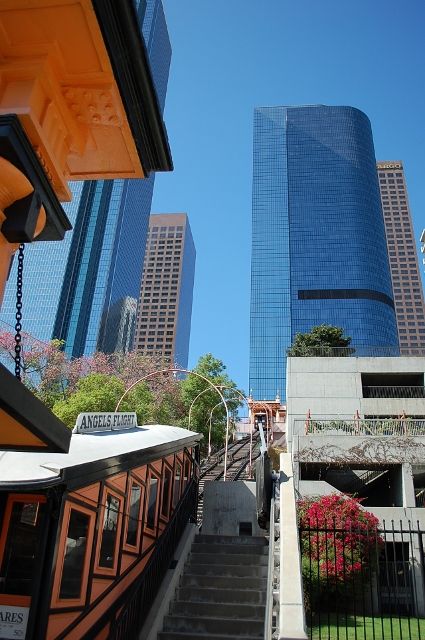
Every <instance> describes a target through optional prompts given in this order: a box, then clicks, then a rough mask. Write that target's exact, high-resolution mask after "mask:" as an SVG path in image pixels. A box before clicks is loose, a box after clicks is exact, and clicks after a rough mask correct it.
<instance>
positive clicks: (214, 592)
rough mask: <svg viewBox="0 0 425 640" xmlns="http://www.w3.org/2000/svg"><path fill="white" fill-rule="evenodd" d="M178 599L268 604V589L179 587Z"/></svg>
mask: <svg viewBox="0 0 425 640" xmlns="http://www.w3.org/2000/svg"><path fill="white" fill-rule="evenodd" d="M176 599H177V600H185V601H190V602H226V603H232V602H233V603H240V604H259V605H265V604H266V591H258V590H257V589H213V588H209V587H198V586H196V587H179V589H178V590H177V592H176Z"/></svg>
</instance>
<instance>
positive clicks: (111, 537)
mask: <svg viewBox="0 0 425 640" xmlns="http://www.w3.org/2000/svg"><path fill="white" fill-rule="evenodd" d="M119 514H120V501H119V499H118V498H116V497H115V496H113V495H112V494H110V493H107V494H106V504H105V511H104V513H103V530H102V542H101V545H100V553H99V567H105V568H108V569H112V568H113V566H114V555H115V542H116V539H117V531H118V518H119Z"/></svg>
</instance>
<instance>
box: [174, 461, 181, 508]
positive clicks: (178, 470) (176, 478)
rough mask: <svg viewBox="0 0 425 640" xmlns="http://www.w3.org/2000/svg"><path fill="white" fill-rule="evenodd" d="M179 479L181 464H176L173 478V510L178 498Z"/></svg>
mask: <svg viewBox="0 0 425 640" xmlns="http://www.w3.org/2000/svg"><path fill="white" fill-rule="evenodd" d="M181 477H182V466H181V464H178V465H177V466H176V473H175V476H174V490H173V508H174V507H175V506H176V504H177V503H178V501H179V498H180V484H181Z"/></svg>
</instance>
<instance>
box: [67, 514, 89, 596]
mask: <svg viewBox="0 0 425 640" xmlns="http://www.w3.org/2000/svg"><path fill="white" fill-rule="evenodd" d="M89 524H90V516H89V515H87V514H86V513H82V512H81V511H77V510H76V509H71V514H70V516H69V525H68V533H67V536H66V546H65V558H64V561H63V571H62V580H61V585H60V591H59V597H60V599H61V600H62V599H69V598H72V599H74V598H77V599H78V598H80V597H81V584H82V579H83V572H84V561H85V557H86V551H87V535H88V530H89Z"/></svg>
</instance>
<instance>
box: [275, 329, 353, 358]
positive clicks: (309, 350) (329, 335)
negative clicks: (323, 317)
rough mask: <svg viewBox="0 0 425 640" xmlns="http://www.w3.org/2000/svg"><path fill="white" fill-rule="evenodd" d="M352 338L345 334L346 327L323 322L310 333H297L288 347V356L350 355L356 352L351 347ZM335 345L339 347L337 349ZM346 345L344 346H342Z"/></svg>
mask: <svg viewBox="0 0 425 640" xmlns="http://www.w3.org/2000/svg"><path fill="white" fill-rule="evenodd" d="M350 343H351V338H349V337H346V336H344V329H341V328H340V327H333V326H332V325H329V324H321V325H319V326H317V327H313V328H312V329H311V331H309V332H308V333H297V334H296V335H295V338H294V342H293V344H292V346H291V347H290V348H289V349H288V351H287V354H288V356H303V357H306V356H333V355H340V356H348V355H350V354H351V353H354V349H353V348H349V344H350ZM335 347H339V349H336V350H335ZM341 347H344V348H341Z"/></svg>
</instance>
